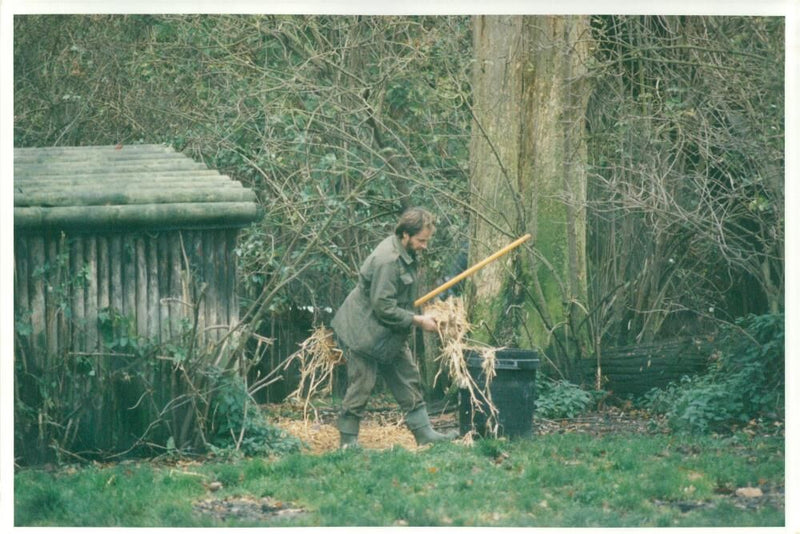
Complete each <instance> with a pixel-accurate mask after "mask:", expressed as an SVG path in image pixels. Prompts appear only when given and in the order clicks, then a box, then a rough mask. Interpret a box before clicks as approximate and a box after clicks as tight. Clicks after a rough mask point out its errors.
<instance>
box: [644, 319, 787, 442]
mask: <svg viewBox="0 0 800 534" xmlns="http://www.w3.org/2000/svg"><path fill="white" fill-rule="evenodd" d="M784 329H785V326H784V316H783V314H776V315H761V316H755V315H750V316H747V317H744V318H742V319H740V320H737V321H736V323H735V324H733V325H728V326H726V327H725V328H724V329H723V330H722V332H721V335H720V338H719V341H718V344H717V346H718V350H717V351H716V352H715V353H714V356H713V358H714V360H713V362H712V364H711V366H710V367H709V369H708V372H706V373H704V374H702V375H697V376H691V377H684V378H683V379H681V380H680V381H678V382H675V383H672V384H670V385H669V386H667V387H666V388H663V389H656V390H651V391H650V392H649V393H648V394H646V395H645V397H644V399H643V401H642V405H643V407H645V408H646V409H648V410H650V411H652V412H654V413H656V414H660V415H664V416H666V417H667V419H668V421H669V424H670V427H671V428H672V429H673V430H675V431H677V432H694V433H705V432H710V431H721V430H729V429H730V428H731V427H735V426H737V425H743V424H747V423H748V422H750V421H753V420H755V421H758V422H761V423H764V422H772V421H782V420H783V418H784V412H785V410H784V400H785V396H784V386H785V375H784V353H785V351H784Z"/></svg>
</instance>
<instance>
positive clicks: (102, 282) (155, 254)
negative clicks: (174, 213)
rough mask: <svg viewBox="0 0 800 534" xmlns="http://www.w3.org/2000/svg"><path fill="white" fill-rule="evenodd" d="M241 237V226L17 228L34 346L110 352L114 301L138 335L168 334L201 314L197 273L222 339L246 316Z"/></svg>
mask: <svg viewBox="0 0 800 534" xmlns="http://www.w3.org/2000/svg"><path fill="white" fill-rule="evenodd" d="M235 243H236V230H224V229H220V230H205V231H196V230H195V231H191V230H187V231H169V232H168V231H165V232H154V233H146V232H137V233H131V234H107V235H104V234H77V235H69V234H65V233H59V234H55V233H48V234H45V235H19V236H17V238H16V240H15V247H14V259H15V277H14V289H15V309H16V312H17V315H18V316H20V318H22V320H25V318H29V322H30V328H31V336H30V347H29V349H30V351H31V354H32V355H36V356H35V357H36V358H49V357H57V356H58V355H68V354H70V353H93V352H103V350H104V349H103V346H102V339H101V336H100V333H99V331H98V312H101V311H103V310H107V309H113V310H115V311H117V312H118V313H120V314H121V315H123V316H126V317H129V318H130V319H131V321H132V324H135V325H136V332H137V333H138V335H140V336H142V337H145V338H148V339H151V340H153V341H155V342H163V341H168V340H170V339H172V338H173V337H175V336H177V335H179V334H180V325H181V321H182V320H183V319H192V318H193V315H194V314H193V308H192V305H193V304H195V302H194V300H193V299H194V298H198V297H199V295H191V288H190V286H189V281H190V280H189V277H190V276H191V277H192V278H193V279H194V282H195V283H197V284H204V285H205V288H206V290H205V292H204V294H203V296H202V298H200V300H199V303H197V305H199V307H200V310H199V313H198V319H199V321H198V322H199V324H198V326H199V330H200V331H201V332H204V333H205V334H206V335H207V337H208V339H209V341H215V340H219V339H220V338H221V337H222V335H223V334H224V332H225V331H227V329H228V328H229V327H230V326H233V325H235V324H236V323H237V322H238V319H239V313H238V302H237V298H236V272H235V269H236V265H235V263H234V262H233V261H232V258H233V257H234V254H233V249H234V247H235ZM187 261H188V264H187V263H186V262H187ZM43 363H44V362H43ZM43 367H44V368H46V367H47V366H46V365H43Z"/></svg>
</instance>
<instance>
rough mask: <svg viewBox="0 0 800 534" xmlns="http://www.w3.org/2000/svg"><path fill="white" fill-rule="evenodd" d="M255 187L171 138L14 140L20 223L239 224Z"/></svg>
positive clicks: (254, 212)
mask: <svg viewBox="0 0 800 534" xmlns="http://www.w3.org/2000/svg"><path fill="white" fill-rule="evenodd" d="M258 216H259V212H258V205H257V203H256V197H255V194H254V193H253V191H251V190H249V189H247V188H245V187H243V186H242V184H241V183H240V182H238V181H235V180H232V179H231V178H229V177H228V176H225V175H222V174H220V173H219V172H217V171H216V170H211V169H208V168H207V167H206V166H205V165H204V164H202V163H198V162H196V161H194V160H192V159H191V158H189V157H187V156H185V155H183V154H180V153H178V152H175V151H174V150H173V149H172V148H170V147H168V146H166V145H130V146H123V147H118V146H117V147H114V146H88V147H53V148H15V149H14V227H15V228H16V229H18V230H37V229H42V228H63V229H78V230H79V229H85V230H97V229H106V230H127V229H131V228H132V227H147V228H152V227H158V228H180V227H210V226H213V227H236V226H243V225H246V224H249V223H250V222H252V221H254V220H255V219H257V218H258Z"/></svg>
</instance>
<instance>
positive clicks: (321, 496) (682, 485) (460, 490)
mask: <svg viewBox="0 0 800 534" xmlns="http://www.w3.org/2000/svg"><path fill="white" fill-rule="evenodd" d="M783 473H784V442H783V438H781V437H747V436H745V435H738V436H734V437H730V438H710V437H700V438H698V437H677V436H667V435H657V436H647V435H629V434H614V435H609V436H605V437H592V436H590V435H586V434H561V435H559V434H553V435H547V436H541V437H536V438H534V439H531V440H524V441H515V442H505V441H495V440H484V441H478V442H476V444H475V446H473V447H470V448H468V447H464V446H461V445H458V444H444V445H437V446H436V447H433V448H429V449H424V450H420V451H406V450H404V449H399V448H398V449H394V450H390V451H370V450H356V451H337V452H332V453H329V454H326V455H322V456H312V455H308V454H301V453H297V454H292V455H289V456H285V457H283V458H279V459H274V460H270V459H266V458H250V459H243V460H238V461H231V462H206V463H197V464H188V465H185V464H178V465H163V464H162V465H158V464H151V463H146V462H142V463H125V464H118V465H114V466H112V467H106V468H101V467H98V466H86V467H80V468H71V469H63V468H62V469H61V470H59V471H56V472H52V473H47V472H44V471H41V470H35V469H23V470H20V471H18V472H17V473H16V475H15V487H14V491H15V524H16V525H17V526H128V527H197V526H256V525H265V526H344V525H357V526H393V525H409V526H423V525H424V526H496V527H503V526H517V527H532V526H542V527H586V526H591V527H665V526H668V527H687V526H694V527H719V526H725V527H744V526H762V527H768V526H782V525H783V524H784V507H783V501H782V499H781V498H780V497H778V498H772V499H770V498H769V497H770V496H773V497H774V495H775V494H776V492H775V489H776V488H777V489H781V490H782V488H783V485H784V474H783ZM214 481H216V482H220V483H222V485H223V488H222V489H221V490H219V491H217V492H214V493H212V492H210V491H209V490H208V489H207V484H208V483H210V482H214ZM743 486H754V487H755V486H759V487H761V488H762V489H764V490H765V493H767V496H765V497H764V498H763V499H760V500H754V501H742V500H741V499H737V498H736V497H735V496H733V495H732V492H733V491H734V490H735V489H736V488H739V487H743ZM226 497H227V498H234V497H238V498H250V499H260V498H264V497H270V498H272V499H275V500H278V501H282V502H284V503H289V502H290V503H292V506H293V507H300V508H303V509H305V510H307V512H308V513H306V514H302V515H299V516H277V517H263V518H260V519H256V520H253V519H247V518H241V517H237V516H229V517H227V518H226V519H225V520H224V521H222V520H220V519H218V518H215V517H211V516H207V515H201V514H199V513H197V512H195V511H194V510H193V505H194V504H195V503H196V502H198V501H201V500H203V499H208V498H214V499H225V498H226Z"/></svg>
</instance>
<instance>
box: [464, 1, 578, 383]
mask: <svg viewBox="0 0 800 534" xmlns="http://www.w3.org/2000/svg"><path fill="white" fill-rule="evenodd" d="M588 24H589V22H588V19H587V18H586V17H582V16H569V17H562V16H552V17H551V16H510V17H507V16H502V17H497V16H479V17H476V18H475V19H474V40H475V54H476V62H475V70H474V79H473V89H474V93H473V94H474V124H473V133H472V142H471V146H470V166H471V168H470V177H471V178H470V179H471V186H472V194H473V202H472V205H473V207H474V208H475V215H474V219H473V221H472V223H473V226H472V231H473V238H472V245H471V247H470V263H474V262H475V261H478V260H479V259H480V258H482V257H485V256H487V255H488V254H490V253H491V252H493V251H494V250H496V249H498V248H500V246H502V245H504V244H506V243H507V242H509V241H510V240H511V239H512V238H514V237H517V236H519V235H522V234H524V233H526V232H530V233H531V234H532V235H533V238H534V239H533V244H532V245H527V246H526V247H524V248H523V249H522V250H521V252H519V253H515V254H512V255H510V257H508V258H505V259H504V260H501V261H498V262H495V263H494V264H491V265H489V266H488V267H487V268H485V269H483V270H482V271H481V272H479V273H478V274H477V275H476V276H475V277H474V278H473V280H472V282H473V285H474V291H473V297H474V298H473V299H472V301H471V306H470V308H471V318H472V321H473V324H476V325H477V326H478V333H480V332H484V333H485V334H486V336H487V337H488V339H487V341H489V342H491V343H496V344H502V345H508V346H519V347H536V348H539V349H542V350H544V349H547V353H548V354H552V355H553V356H554V357H553V358H552V359H550V360H549V362H550V363H551V364H552V365H554V366H555V367H557V368H558V369H559V370H560V371H562V372H564V373H570V372H571V369H572V368H573V367H574V365H573V364H574V362H575V360H576V359H577V358H578V357H580V355H581V354H582V353H583V352H585V351H586V346H585V341H584V339H585V338H586V337H587V336H586V335H585V333H584V332H585V330H586V329H585V325H583V323H582V321H583V319H584V317H585V314H584V310H585V309H586V306H585V303H586V299H587V297H586V295H587V291H586V260H585V230H586V222H585V221H586V218H585V211H584V210H585V198H586V170H585V161H586V146H585V143H584V138H583V133H584V120H583V119H584V112H585V108H586V103H587V101H588V96H589V89H590V86H589V84H588V83H587V79H586V58H587V57H588V55H589V50H590V41H589V39H590V36H589V27H588ZM547 361H548V360H546V362H547Z"/></svg>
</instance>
